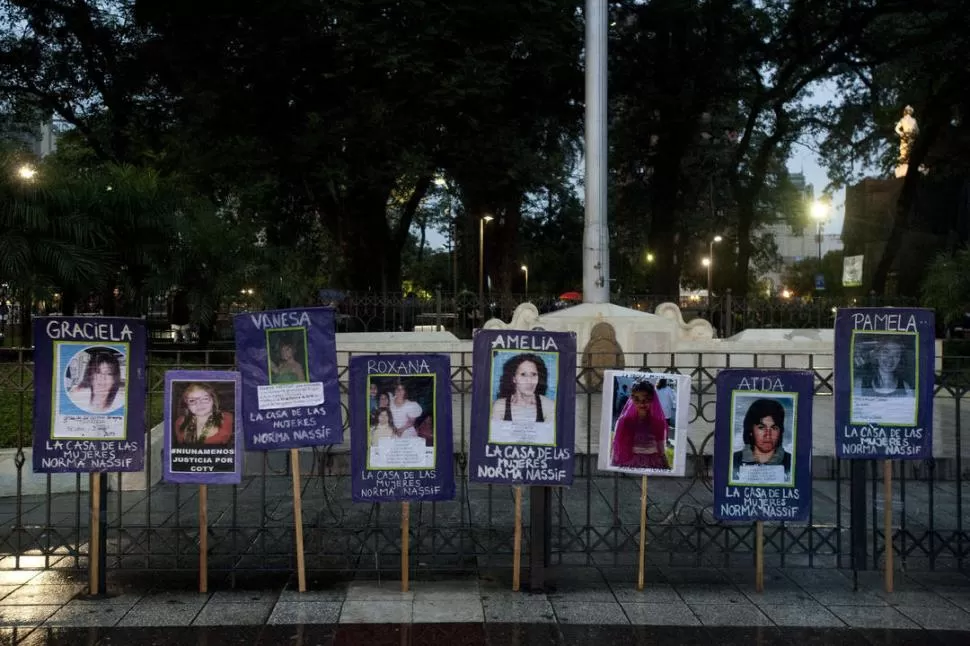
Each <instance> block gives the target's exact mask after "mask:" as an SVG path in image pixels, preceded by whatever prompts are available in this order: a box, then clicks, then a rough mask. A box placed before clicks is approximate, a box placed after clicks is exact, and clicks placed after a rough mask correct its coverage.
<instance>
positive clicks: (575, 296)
mask: <svg viewBox="0 0 970 646" xmlns="http://www.w3.org/2000/svg"><path fill="white" fill-rule="evenodd" d="M559 300H561V301H581V300H583V295H582V294H580V293H579V292H566V293H565V294H560V295H559Z"/></svg>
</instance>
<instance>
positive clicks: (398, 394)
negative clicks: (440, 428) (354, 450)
mask: <svg viewBox="0 0 970 646" xmlns="http://www.w3.org/2000/svg"><path fill="white" fill-rule="evenodd" d="M435 386H436V384H435V376H434V375H433V374H427V375H407V376H402V375H368V378H367V406H368V420H369V422H370V427H369V429H368V433H367V468H368V469H404V470H407V469H433V468H434V466H435V438H436V427H435V416H434V411H435V397H436V396H437V393H436V388H435Z"/></svg>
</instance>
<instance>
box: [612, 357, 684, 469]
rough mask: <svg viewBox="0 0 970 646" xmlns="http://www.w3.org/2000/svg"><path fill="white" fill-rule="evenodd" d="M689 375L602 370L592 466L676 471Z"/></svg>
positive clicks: (680, 458)
mask: <svg viewBox="0 0 970 646" xmlns="http://www.w3.org/2000/svg"><path fill="white" fill-rule="evenodd" d="M689 409H690V376H688V375H674V374H667V373H660V372H630V371H622V370H606V371H605V372H604V373H603V412H602V417H601V420H600V440H599V442H600V444H599V458H598V462H597V466H598V467H599V468H600V469H602V470H603V471H617V472H619V473H630V474H636V475H651V476H682V475H684V468H685V466H684V465H685V462H686V452H687V431H688V427H687V415H688V412H689Z"/></svg>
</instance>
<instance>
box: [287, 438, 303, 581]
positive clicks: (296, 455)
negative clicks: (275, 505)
mask: <svg viewBox="0 0 970 646" xmlns="http://www.w3.org/2000/svg"><path fill="white" fill-rule="evenodd" d="M290 471H291V472H292V474H293V533H295V534H296V579H297V584H298V586H299V590H300V592H306V561H305V559H304V556H303V491H302V488H301V487H300V451H299V449H290Z"/></svg>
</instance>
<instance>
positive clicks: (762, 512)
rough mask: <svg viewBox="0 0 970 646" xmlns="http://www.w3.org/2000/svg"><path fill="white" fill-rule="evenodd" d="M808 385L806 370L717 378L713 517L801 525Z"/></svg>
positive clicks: (805, 509)
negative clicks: (779, 521)
mask: <svg viewBox="0 0 970 646" xmlns="http://www.w3.org/2000/svg"><path fill="white" fill-rule="evenodd" d="M813 379H814V375H813V373H812V372H811V371H810V370H753V369H726V370H722V371H721V372H720V373H718V375H717V405H716V416H717V417H716V419H715V421H714V518H716V519H717V520H737V521H753V520H785V521H797V522H803V521H807V520H808V517H809V514H810V512H811V509H812V395H813V390H814V381H813Z"/></svg>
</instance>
